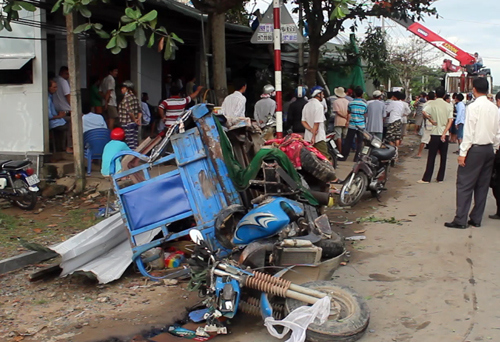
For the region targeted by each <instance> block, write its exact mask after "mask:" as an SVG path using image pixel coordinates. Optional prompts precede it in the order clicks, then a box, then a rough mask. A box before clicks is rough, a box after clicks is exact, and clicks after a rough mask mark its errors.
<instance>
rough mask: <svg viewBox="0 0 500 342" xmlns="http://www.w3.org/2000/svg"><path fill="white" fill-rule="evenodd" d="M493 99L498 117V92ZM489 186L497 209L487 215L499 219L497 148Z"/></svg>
mask: <svg viewBox="0 0 500 342" xmlns="http://www.w3.org/2000/svg"><path fill="white" fill-rule="evenodd" d="M495 99H496V101H497V107H498V117H499V118H500V92H498V93H497V94H496V96H495ZM490 187H491V190H492V191H493V196H495V200H496V202H497V211H496V213H495V214H493V215H488V217H489V218H490V219H492V220H500V150H498V149H497V150H496V153H495V162H494V165H493V174H492V175H491V182H490Z"/></svg>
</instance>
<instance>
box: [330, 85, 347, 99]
mask: <svg viewBox="0 0 500 342" xmlns="http://www.w3.org/2000/svg"><path fill="white" fill-rule="evenodd" d="M333 92H334V93H335V95H336V96H337V97H345V96H346V95H345V91H344V88H343V87H338V88H335V90H334V91H333Z"/></svg>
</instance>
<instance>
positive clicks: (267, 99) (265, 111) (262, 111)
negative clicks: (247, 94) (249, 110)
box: [253, 84, 276, 128]
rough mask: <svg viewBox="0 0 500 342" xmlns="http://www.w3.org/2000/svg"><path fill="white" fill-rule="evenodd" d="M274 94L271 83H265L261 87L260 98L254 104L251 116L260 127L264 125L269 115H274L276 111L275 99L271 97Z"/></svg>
mask: <svg viewBox="0 0 500 342" xmlns="http://www.w3.org/2000/svg"><path fill="white" fill-rule="evenodd" d="M274 94H276V93H275V92H274V87H273V86H272V85H271V84H266V85H265V86H264V89H262V95H260V100H259V101H257V103H256V104H255V108H254V112H253V118H254V119H255V121H257V124H258V125H259V126H260V127H261V128H263V127H264V126H265V125H266V123H267V120H269V118H270V117H274V113H275V112H276V101H274V100H273V99H272V98H271V96H274Z"/></svg>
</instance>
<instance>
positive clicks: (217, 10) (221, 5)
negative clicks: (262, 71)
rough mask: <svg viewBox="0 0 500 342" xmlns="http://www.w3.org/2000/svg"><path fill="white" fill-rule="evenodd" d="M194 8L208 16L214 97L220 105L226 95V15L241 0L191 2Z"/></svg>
mask: <svg viewBox="0 0 500 342" xmlns="http://www.w3.org/2000/svg"><path fill="white" fill-rule="evenodd" d="M192 3H193V5H194V7H196V8H197V9H199V10H200V11H202V12H203V13H207V14H208V26H209V27H210V37H211V41H212V63H213V75H214V77H213V80H214V90H215V96H216V98H217V102H218V103H222V101H223V100H224V97H225V96H226V95H227V76H226V13H227V12H228V11H230V10H231V9H234V8H239V6H241V5H242V3H243V0H192Z"/></svg>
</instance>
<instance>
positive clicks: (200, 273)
mask: <svg viewBox="0 0 500 342" xmlns="http://www.w3.org/2000/svg"><path fill="white" fill-rule="evenodd" d="M189 235H190V236H191V239H192V240H193V241H194V242H195V243H196V248H195V250H194V251H193V254H192V258H191V259H190V260H189V264H190V266H191V272H192V275H191V277H192V278H191V283H190V287H191V288H193V289H199V293H200V296H201V297H205V298H206V300H205V301H204V303H206V305H207V307H208V310H207V311H206V314H205V316H204V318H205V320H206V323H207V324H206V326H205V327H200V328H198V330H197V334H199V335H200V336H207V335H208V334H209V333H218V334H226V333H227V329H226V327H225V326H224V325H223V324H222V322H221V320H219V319H218V318H219V317H227V318H233V317H234V316H235V315H236V313H237V312H238V311H242V312H245V313H248V314H253V315H257V316H258V315H259V313H260V314H261V315H262V317H263V318H264V319H265V320H266V326H268V329H269V325H271V326H272V325H273V323H276V321H274V320H272V319H271V320H270V321H269V320H268V318H270V317H275V318H277V319H279V318H281V317H283V316H284V315H285V314H288V313H290V312H292V311H294V310H295V309H298V308H299V307H302V306H308V305H313V304H315V303H317V302H318V301H320V300H321V301H322V303H321V304H325V307H324V310H326V312H329V315H328V317H326V316H324V320H323V322H322V323H317V322H314V323H311V324H310V325H309V326H308V327H307V331H306V338H307V340H309V341H317V342H323V341H325V342H326V341H334V342H335V341H357V340H358V339H360V338H361V337H362V336H363V334H364V333H365V331H366V329H367V327H368V323H369V319H370V313H369V309H368V306H367V304H366V302H365V301H364V300H363V299H362V298H361V296H359V295H358V294H356V293H355V292H354V291H353V290H352V289H350V288H348V287H344V286H339V285H337V284H335V283H334V282H333V281H313V282H307V283H305V284H302V285H300V286H299V285H296V284H293V283H291V282H290V281H287V280H285V279H282V278H280V277H279V275H278V276H275V277H273V276H271V275H269V274H266V273H262V272H259V271H255V270H251V269H243V268H241V267H240V266H239V265H238V263H236V262H234V261H232V260H230V259H222V258H220V257H219V256H218V254H217V251H215V250H214V249H213V248H212V244H211V243H210V241H205V239H204V237H203V235H202V233H201V232H200V231H198V230H194V229H193V230H191V231H190V233H189ZM280 275H281V274H280ZM269 295H270V296H271V297H270V296H269ZM326 297H329V301H328V300H325V299H324V298H326ZM328 307H329V308H328ZM300 323H301V322H295V324H296V325H300ZM302 323H303V322H302ZM277 325H279V323H278V324H277Z"/></svg>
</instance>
